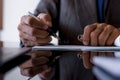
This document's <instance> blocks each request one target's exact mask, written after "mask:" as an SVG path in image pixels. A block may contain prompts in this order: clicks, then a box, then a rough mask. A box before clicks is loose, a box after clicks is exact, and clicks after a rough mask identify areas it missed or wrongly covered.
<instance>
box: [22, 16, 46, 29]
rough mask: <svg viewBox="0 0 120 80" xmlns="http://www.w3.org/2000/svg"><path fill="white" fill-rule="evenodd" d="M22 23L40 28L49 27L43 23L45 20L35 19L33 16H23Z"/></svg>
mask: <svg viewBox="0 0 120 80" xmlns="http://www.w3.org/2000/svg"><path fill="white" fill-rule="evenodd" d="M21 23H23V24H27V25H29V26H32V27H35V28H39V29H47V28H48V27H47V26H46V25H45V24H44V23H43V21H41V20H38V19H35V18H33V17H31V16H29V15H28V16H23V17H22V18H21Z"/></svg>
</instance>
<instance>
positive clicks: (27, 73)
mask: <svg viewBox="0 0 120 80" xmlns="http://www.w3.org/2000/svg"><path fill="white" fill-rule="evenodd" d="M20 72H21V74H22V75H24V76H29V77H33V76H34V75H35V74H34V71H33V67H31V68H27V69H20Z"/></svg>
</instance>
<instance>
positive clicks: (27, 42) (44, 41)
mask: <svg viewBox="0 0 120 80" xmlns="http://www.w3.org/2000/svg"><path fill="white" fill-rule="evenodd" d="M21 40H22V41H25V42H24V45H25V46H26V47H29V46H35V45H36V46H40V45H47V44H48V43H49V42H50V41H51V40H52V38H51V37H47V38H45V39H40V38H39V39H37V41H30V40H28V39H23V38H21Z"/></svg>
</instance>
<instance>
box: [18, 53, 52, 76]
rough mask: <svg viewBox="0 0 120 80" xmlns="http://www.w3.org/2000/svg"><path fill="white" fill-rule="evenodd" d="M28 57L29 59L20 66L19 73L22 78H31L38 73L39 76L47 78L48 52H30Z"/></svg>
mask: <svg viewBox="0 0 120 80" xmlns="http://www.w3.org/2000/svg"><path fill="white" fill-rule="evenodd" d="M28 55H30V56H31V59H30V60H28V61H27V62H25V63H23V64H21V65H20V66H19V67H20V71H21V74H22V75H24V76H29V77H33V76H35V75H36V74H38V73H40V76H41V77H43V78H47V77H48V75H50V72H51V68H50V67H48V66H47V64H46V63H47V62H48V61H49V59H48V57H50V56H51V52H50V51H31V52H30V53H29V54H28Z"/></svg>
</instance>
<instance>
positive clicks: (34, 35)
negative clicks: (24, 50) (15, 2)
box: [18, 13, 52, 46]
mask: <svg viewBox="0 0 120 80" xmlns="http://www.w3.org/2000/svg"><path fill="white" fill-rule="evenodd" d="M38 19H39V21H38V20H36V19H34V18H33V17H31V16H29V15H28V16H27V15H26V16H23V17H22V18H21V23H20V24H19V26H18V30H19V35H20V39H21V41H22V43H23V44H24V45H25V46H35V45H46V44H48V43H49V42H50V41H51V37H50V36H48V35H49V33H48V32H47V31H46V29H47V28H48V27H51V26H52V22H51V17H50V15H49V14H44V13H41V14H39V15H38Z"/></svg>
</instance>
